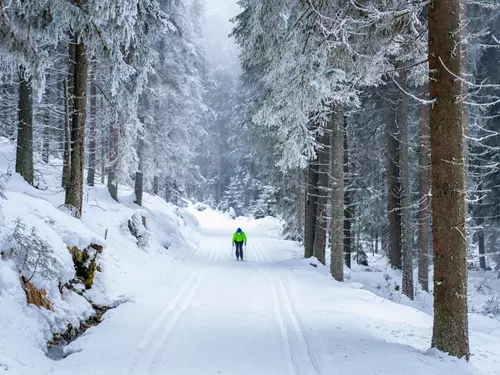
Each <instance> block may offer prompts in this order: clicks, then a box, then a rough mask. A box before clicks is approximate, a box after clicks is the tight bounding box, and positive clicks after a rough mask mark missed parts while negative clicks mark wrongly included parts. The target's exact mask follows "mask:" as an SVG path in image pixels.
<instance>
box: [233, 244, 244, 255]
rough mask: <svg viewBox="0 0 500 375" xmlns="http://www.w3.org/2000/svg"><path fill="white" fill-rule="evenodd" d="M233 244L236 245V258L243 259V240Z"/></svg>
mask: <svg viewBox="0 0 500 375" xmlns="http://www.w3.org/2000/svg"><path fill="white" fill-rule="evenodd" d="M234 244H235V245H236V258H241V259H243V241H242V242H235V243H234Z"/></svg>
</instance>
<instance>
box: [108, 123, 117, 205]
mask: <svg viewBox="0 0 500 375" xmlns="http://www.w3.org/2000/svg"><path fill="white" fill-rule="evenodd" d="M109 135H110V136H109V157H108V161H109V162H108V191H109V194H110V195H111V198H113V199H114V200H115V201H117V202H118V181H117V176H116V159H117V153H118V124H116V123H114V122H112V123H111V124H110V126H109Z"/></svg>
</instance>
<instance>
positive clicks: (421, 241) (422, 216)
mask: <svg viewBox="0 0 500 375" xmlns="http://www.w3.org/2000/svg"><path fill="white" fill-rule="evenodd" d="M426 91H427V88H426V87H425V86H424V87H422V99H426V98H427V93H426ZM419 165H420V169H419V180H420V194H419V204H418V206H419V207H418V208H419V209H418V224H419V231H418V248H419V259H418V281H419V283H420V285H421V286H422V289H423V290H425V291H426V292H428V291H429V218H430V209H429V208H430V207H429V205H430V188H431V187H430V165H429V128H428V114H427V106H426V105H425V104H421V105H420V133H419Z"/></svg>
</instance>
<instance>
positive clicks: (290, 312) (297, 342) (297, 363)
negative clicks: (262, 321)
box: [253, 245, 320, 375]
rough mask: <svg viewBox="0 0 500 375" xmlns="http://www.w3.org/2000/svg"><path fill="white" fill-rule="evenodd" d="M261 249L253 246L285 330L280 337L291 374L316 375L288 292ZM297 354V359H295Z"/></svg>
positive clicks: (316, 371) (316, 372)
mask: <svg viewBox="0 0 500 375" xmlns="http://www.w3.org/2000/svg"><path fill="white" fill-rule="evenodd" d="M261 247H262V245H259V246H254V247H253V250H254V252H255V254H256V256H257V258H258V259H259V261H260V262H262V263H263V264H264V267H265V268H266V270H267V273H268V277H269V279H270V285H271V288H272V290H273V296H274V298H275V304H277V305H278V310H279V311H278V314H277V316H278V320H279V321H280V320H281V321H282V322H283V323H280V326H283V327H284V329H285V330H286V333H284V334H283V332H282V336H283V339H284V340H286V341H288V342H287V344H285V346H287V347H289V350H286V352H288V351H289V357H288V358H290V359H291V361H292V364H293V372H291V373H292V374H299V375H302V374H304V375H317V374H319V373H320V372H319V370H318V366H317V365H316V363H315V360H314V357H313V355H312V354H311V351H310V349H309V345H308V344H307V340H306V338H305V335H304V332H303V329H302V326H301V324H300V322H299V319H298V317H297V314H296V313H295V311H294V309H293V304H292V301H291V298H290V295H289V293H288V290H287V288H286V286H285V284H284V283H283V280H282V278H281V277H280V276H279V275H278V274H276V270H273V269H272V267H271V265H270V263H269V261H268V260H267V259H266V257H265V256H264V253H263V252H262V249H261ZM290 327H291V328H290ZM280 329H281V327H280ZM297 354H298V357H299V358H297Z"/></svg>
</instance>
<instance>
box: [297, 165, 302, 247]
mask: <svg viewBox="0 0 500 375" xmlns="http://www.w3.org/2000/svg"><path fill="white" fill-rule="evenodd" d="M297 178H298V184H297V188H298V191H297V232H298V235H299V237H300V238H303V236H302V235H303V230H302V228H303V218H302V216H303V213H302V212H303V210H304V184H303V183H302V180H303V178H302V170H299V171H298V176H297Z"/></svg>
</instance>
